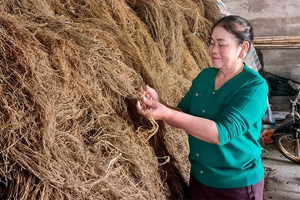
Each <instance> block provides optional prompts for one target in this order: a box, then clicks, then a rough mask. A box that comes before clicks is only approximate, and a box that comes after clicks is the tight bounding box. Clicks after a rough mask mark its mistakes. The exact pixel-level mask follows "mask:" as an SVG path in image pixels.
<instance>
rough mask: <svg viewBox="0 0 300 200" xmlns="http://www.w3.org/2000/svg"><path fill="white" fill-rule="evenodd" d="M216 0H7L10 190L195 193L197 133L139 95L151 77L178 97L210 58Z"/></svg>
mask: <svg viewBox="0 0 300 200" xmlns="http://www.w3.org/2000/svg"><path fill="white" fill-rule="evenodd" d="M205 2H207V1H205ZM205 5H206V3H202V1H191V0H185V1H179V0H168V1H160V0H150V1H149V0H147V1H146V0H141V1H137V0H127V1H125V0H116V1H110V0H103V1H96V0H82V1H72V0H69V1H60V0H51V1H46V0H37V1H31V0H23V1H18V0H4V1H2V2H1V3H0V11H1V12H0V34H1V38H0V85H1V87H0V95H1V99H0V132H1V138H0V150H1V154H0V158H1V162H0V178H1V182H0V198H1V199H41V200H42V199H43V200H48V199H49V200H50V199H93V200H95V199H184V198H186V196H185V195H186V193H185V192H186V185H187V181H188V178H189V163H188V160H187V155H188V145H187V136H186V134H185V133H184V132H183V131H181V130H178V129H175V128H171V127H170V126H167V125H166V124H164V123H163V122H155V121H153V120H147V119H145V118H143V117H141V116H140V115H139V114H138V113H137V111H136V108H135V104H136V100H137V99H138V98H139V94H138V92H137V90H138V88H140V87H143V86H144V85H146V84H148V85H150V86H152V87H154V88H155V89H156V90H157V91H158V92H159V94H160V95H161V97H162V98H164V99H165V100H166V101H167V102H169V103H170V104H173V105H176V104H177V103H178V102H179V100H180V99H181V98H182V96H183V95H184V93H185V92H186V91H187V90H188V88H189V86H190V84H191V80H192V79H193V78H194V77H195V76H196V75H197V73H198V72H199V71H200V70H201V69H203V68H204V67H207V66H209V65H210V60H209V57H208V55H207V43H208V37H209V31H210V28H211V26H212V21H213V20H216V19H218V18H219V16H220V14H219V13H217V12H216V11H215V8H216V5H215V4H213V3H211V4H209V5H210V6H208V7H206V6H205ZM211 9H212V10H213V12H214V14H211V15H208V13H210V10H211ZM214 15H215V16H214ZM208 16H209V17H208Z"/></svg>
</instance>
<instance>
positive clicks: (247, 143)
mask: <svg viewBox="0 0 300 200" xmlns="http://www.w3.org/2000/svg"><path fill="white" fill-rule="evenodd" d="M252 40H253V28H252V26H251V25H250V23H249V22H248V21H247V20H245V19H244V18H242V17H240V16H233V15H230V16H226V17H224V18H221V19H220V20H219V21H218V22H217V23H216V24H215V25H214V27H213V28H212V34H211V39H210V45H209V54H210V56H211V59H212V64H213V67H209V68H205V69H204V70H202V71H201V72H200V73H199V75H198V76H197V77H196V78H195V79H194V80H193V82H192V86H191V88H190V90H189V91H188V92H187V94H186V95H185V96H184V97H183V98H182V100H181V101H180V103H179V105H178V108H172V107H171V106H169V105H167V104H166V103H165V102H164V101H162V100H160V99H159V96H158V94H157V92H156V91H155V90H154V89H152V88H150V87H149V86H146V87H145V88H144V90H145V91H143V92H146V96H145V97H144V98H143V100H142V102H140V101H138V102H137V109H138V112H139V113H140V114H142V115H143V116H149V115H151V116H152V117H153V118H154V119H155V120H164V121H165V122H166V123H168V124H169V125H171V126H174V127H177V128H181V129H183V130H185V131H186V132H187V133H188V134H189V145H190V155H189V160H190V163H191V178H190V186H189V189H190V198H191V199H263V187H264V178H263V176H264V168H263V164H262V161H261V147H260V144H259V142H258V140H259V136H260V131H261V122H262V118H263V117H264V114H265V112H266V109H267V95H268V85H267V83H266V81H265V80H264V79H263V78H262V77H261V76H260V75H259V74H258V73H257V72H255V71H253V70H252V69H250V68H249V67H248V66H247V65H246V64H245V63H244V62H243V59H244V58H245V56H246V54H247V52H248V49H249V47H250V45H251V43H252ZM141 104H144V106H143V107H142V106H141ZM145 107H146V109H143V108H145Z"/></svg>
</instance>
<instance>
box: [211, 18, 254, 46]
mask: <svg viewBox="0 0 300 200" xmlns="http://www.w3.org/2000/svg"><path fill="white" fill-rule="evenodd" d="M217 26H221V27H223V28H224V29H225V30H226V31H228V32H229V33H231V34H233V35H234V36H235V37H236V38H237V39H238V40H239V44H243V42H245V41H247V42H249V45H250V46H251V44H252V41H253V37H254V35H253V27H252V26H251V24H250V22H249V21H248V20H246V19H244V18H242V17H241V16H237V15H228V16H225V17H223V18H221V19H219V21H217V23H216V24H215V25H214V26H213V27H212V30H214V28H215V27H217ZM249 49H250V48H249Z"/></svg>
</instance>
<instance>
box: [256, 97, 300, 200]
mask: <svg viewBox="0 0 300 200" xmlns="http://www.w3.org/2000/svg"><path fill="white" fill-rule="evenodd" d="M294 98H295V97H293V96H273V97H272V96H271V97H270V99H269V100H270V103H271V105H272V110H273V111H289V100H290V99H294ZM283 122H284V121H276V124H277V125H280V124H281V123H283ZM262 152H263V153H262V160H263V164H264V167H265V191H264V199H265V200H269V199H272V200H273V199H275V200H277V199H278V200H300V165H299V164H296V163H293V162H291V161H290V160H288V159H287V158H285V157H284V156H283V155H281V153H280V152H279V151H278V150H277V148H276V146H275V143H271V144H267V145H265V146H263V150H262Z"/></svg>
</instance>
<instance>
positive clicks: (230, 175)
mask: <svg viewBox="0 0 300 200" xmlns="http://www.w3.org/2000/svg"><path fill="white" fill-rule="evenodd" d="M217 72H218V70H217V69H215V68H212V67H210V68H205V69H204V70H202V71H201V72H200V73H199V75H198V76H197V77H196V78H195V79H194V80H193V82H192V86H191V88H190V90H189V91H188V92H187V93H186V95H185V96H184V97H183V98H182V100H181V101H180V103H179V105H178V108H180V109H181V110H182V111H183V112H185V113H188V114H191V115H194V116H199V117H203V118H207V119H211V120H213V121H214V122H215V123H216V125H217V128H218V132H219V141H220V145H216V144H211V143H207V142H204V141H201V140H199V139H197V138H195V137H193V136H191V135H189V145H190V155H189V160H190V163H191V174H192V175H193V177H195V178H196V179H197V180H198V181H199V182H201V183H202V184H205V185H208V186H211V187H215V188H238V187H244V186H249V185H253V184H256V183H258V182H259V181H260V180H261V179H262V177H263V175H264V168H263V164H262V161H261V146H260V143H259V137H260V132H261V123H262V118H263V117H264V115H265V112H266V109H267V96H268V85H267V82H266V81H265V79H263V78H262V77H261V76H260V75H259V74H258V73H257V72H255V71H254V70H252V69H250V68H249V67H248V66H246V65H245V67H244V69H243V71H242V72H241V73H239V74H238V75H236V76H235V77H233V78H232V79H230V80H228V81H227V82H226V83H225V84H224V85H223V86H222V87H221V88H219V89H218V90H215V78H216V75H217ZM199 131H201V130H199Z"/></svg>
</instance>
